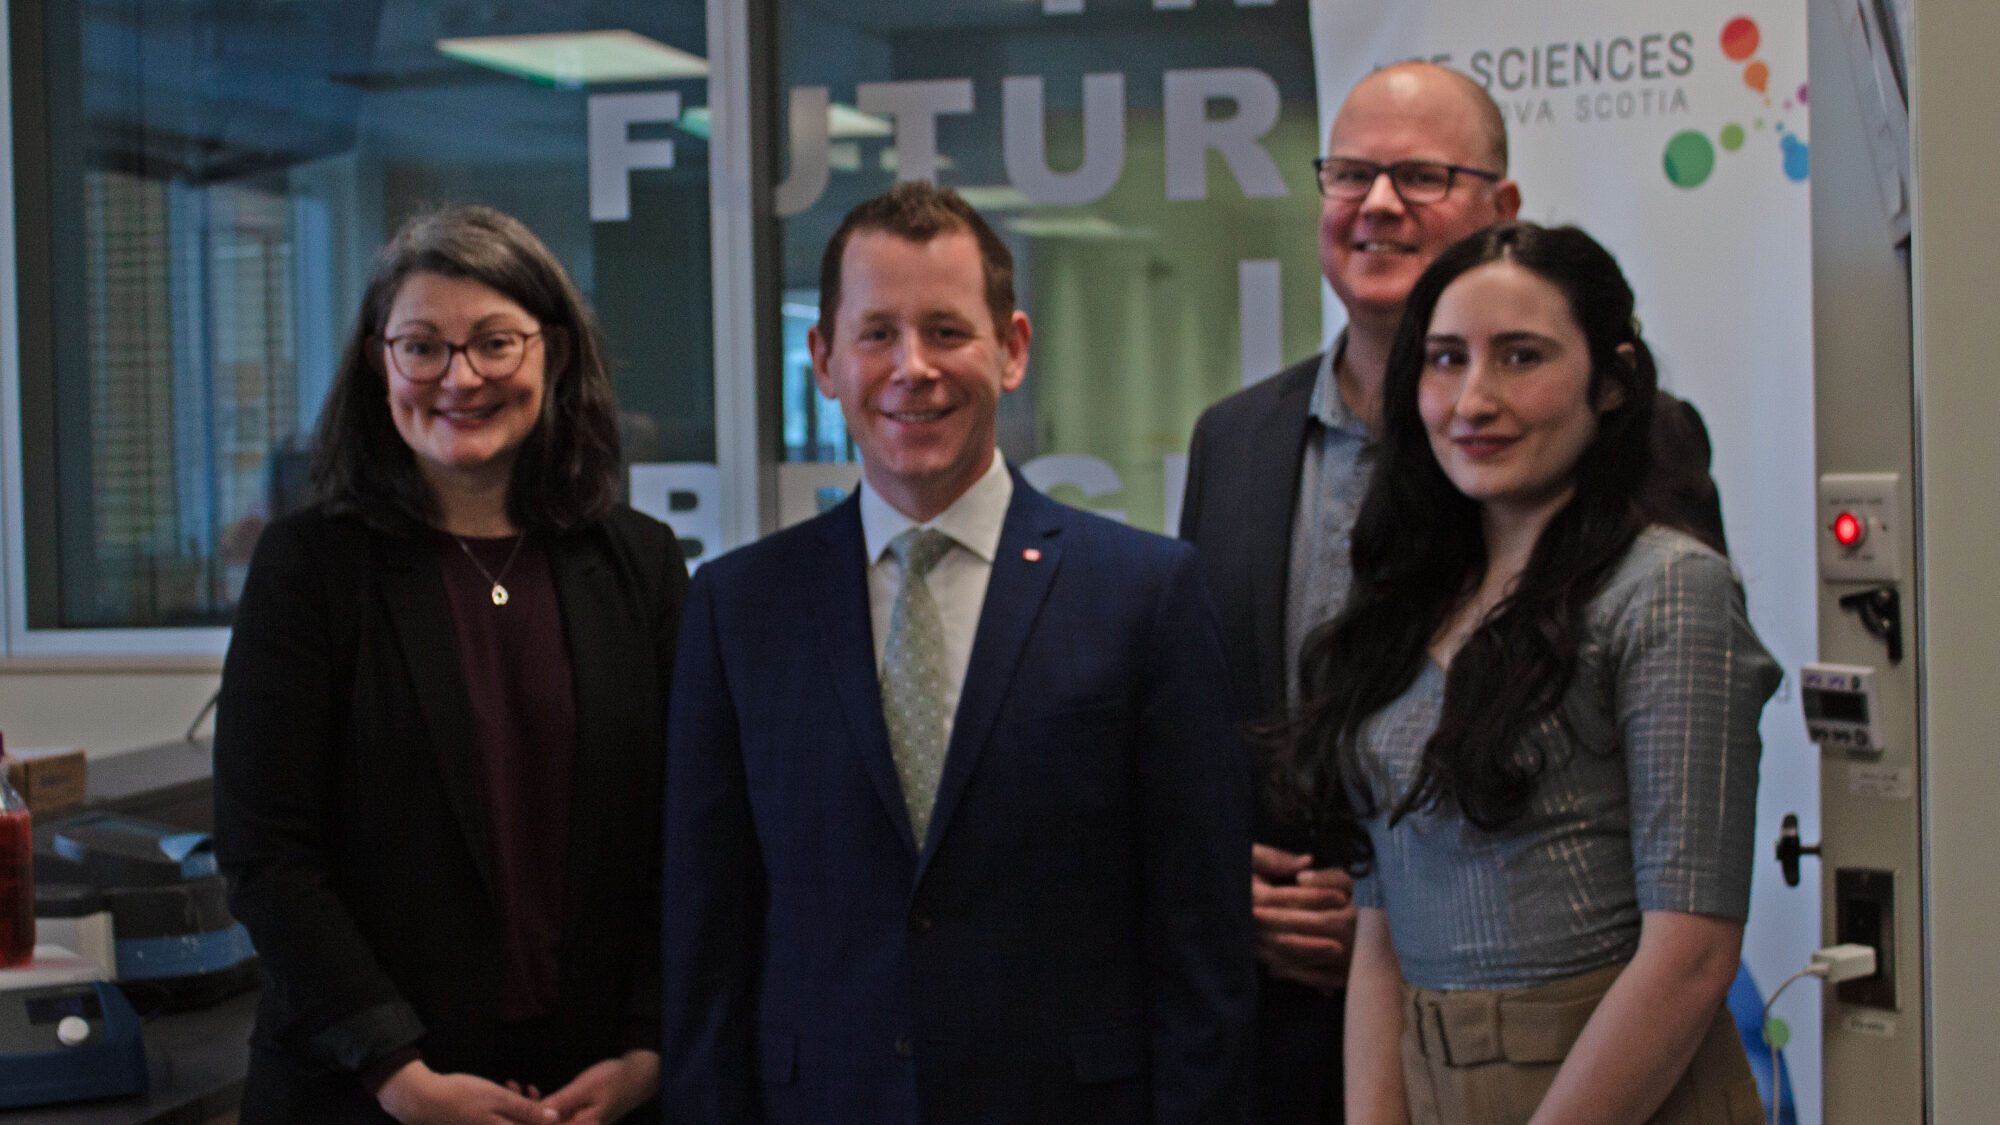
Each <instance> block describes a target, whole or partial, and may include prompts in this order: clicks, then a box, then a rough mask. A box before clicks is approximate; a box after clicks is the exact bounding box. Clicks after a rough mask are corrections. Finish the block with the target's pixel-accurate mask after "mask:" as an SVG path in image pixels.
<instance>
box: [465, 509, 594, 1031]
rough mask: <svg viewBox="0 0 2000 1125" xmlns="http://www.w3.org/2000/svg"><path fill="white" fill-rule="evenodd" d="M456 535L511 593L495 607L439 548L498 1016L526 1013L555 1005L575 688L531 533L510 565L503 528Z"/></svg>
mask: <svg viewBox="0 0 2000 1125" xmlns="http://www.w3.org/2000/svg"><path fill="white" fill-rule="evenodd" d="M465 543H466V546H468V547H470V548H471V549H472V551H473V553H474V554H475V555H477V556H478V558H479V561H480V562H481V563H483V564H485V567H486V571H487V573H488V574H494V575H500V576H501V585H503V586H505V587H506V588H507V593H508V595H509V596H508V600H507V604H506V605H494V604H493V583H492V581H490V580H489V579H488V578H487V577H486V575H485V574H481V573H480V572H479V569H478V568H477V567H475V566H474V565H473V563H472V560H471V559H468V558H466V555H465V552H464V551H463V550H460V549H459V546H458V543H457V542H455V541H454V540H452V539H451V538H449V537H447V538H445V539H444V540H443V542H442V543H441V544H440V545H439V546H438V550H437V555H438V561H439V562H440V564H441V565H442V568H443V570H444V586H445V593H446V595H447V597H448V598H449V600H450V602H451V619H452V625H453V626H454V628H455V629H456V630H457V632H458V657H459V663H460V665H461V667H462V668H463V669H464V673H465V688H466V692H467V694H468V695H470V696H471V699H472V716H473V728H474V734H475V735H476V740H477V742H478V745H479V756H480V760H481V764H482V765H483V766H484V770H485V777H486V811H487V821H488V824H489V826H490V827H491V829H492V841H493V870H494V877H495V880H496V882H497V883H498V887H497V891H498V898H499V901H498V902H497V903H496V904H495V905H496V906H498V908H499V912H500V925H501V941H500V948H501V952H502V956H503V958H504V960H503V962H502V971H501V980H500V995H499V997H498V1001H499V1015H500V1018H501V1019H503V1020H509V1021H512V1020H527V1019H534V1018H536V1017H538V1016H543V1015H546V1014H548V1013H549V1012H550V1011H551V1010H553V1009H554V1008H555V1005H556V989H557V954H558V951H559V948H560V946H561V944H562V918H563V881H564V876H565V873H566V872H565V865H566V863H567V861H568V857H569V813H570V793H571V790H572V788H573V784H574V781H575V772H576V696H575V693H574V691H573V681H572V679H571V671H570V665H569V646H568V645H567V644H566V643H565V642H564V639H563V624H562V609H561V607H560V606H559V605H558V604H557V603H556V587H555V580H554V578H553V577H552V576H551V575H550V572H549V556H548V552H547V551H546V550H545V549H544V548H543V546H542V544H541V543H539V542H537V541H536V540H534V539H529V540H528V541H527V542H525V543H523V544H522V545H521V552H520V554H519V555H518V556H516V557H515V559H514V561H513V565H512V566H508V565H507V556H508V555H509V554H511V553H513V550H514V545H515V540H514V539H513V538H512V537H511V536H510V537H508V538H505V539H467V540H465ZM502 567H506V568H507V569H506V572H505V574H501V568H502Z"/></svg>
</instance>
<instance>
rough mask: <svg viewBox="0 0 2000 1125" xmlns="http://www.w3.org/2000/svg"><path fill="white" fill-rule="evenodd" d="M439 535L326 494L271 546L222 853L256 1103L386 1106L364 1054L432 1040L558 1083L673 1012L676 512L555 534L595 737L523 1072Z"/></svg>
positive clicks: (280, 525) (239, 652) (223, 728)
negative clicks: (364, 1086)
mask: <svg viewBox="0 0 2000 1125" xmlns="http://www.w3.org/2000/svg"><path fill="white" fill-rule="evenodd" d="M433 551H434V549H433V547H432V546H431V545H430V544H428V543H425V542H422V541H418V540H411V539H402V538H397V537H393V536H389V535H385V534H382V533H379V532H376V531H373V530H370V529H369V528H367V527H366V526H365V525H364V524H362V522H361V521H360V520H359V519H357V518H354V517H351V516H334V515H329V514H327V513H326V512H325V511H324V510H323V509H319V508H313V509H308V510H306V511H304V512H300V513H297V514H295V515H292V516H288V517H286V518H284V519H281V520H279V521H277V522H276V523H273V524H272V525H271V526H270V527H269V528H267V529H266V530H265V532H264V534H263V537H262V538H261V539H260V540H259V542H258V545H257V553H256V557H255V559H254V561H253V562H252V565H251V569H250V576H249V580H248V582H247V583H246V585H245V587H244V591H243V597H242V600H241V602H240V603H239V605H238V608H237V615H236V627H235V634H234V636H233V638H232V639H231V642H230V646H229V656H228V660H227V662H226V663H225V665H224V668H223V678H222V701H221V705H220V710H219V712H218V715H217V720H216V738H215V780H216V816H215V823H216V845H217V853H218V856H219V858H220V860H221V864H222V868H223V870H224V872H225V873H226V874H227V875H228V876H229V879H230V883H231V892H232V898H231V906H232V909H233V910H234V911H235V913H236V916H237V917H238V918H239V919H241V920H242V922H243V924H244V925H245V926H246V927H247V928H248V929H249V931H250V935H251V937H252V939H253V940H254V941H255V943H256V946H257V951H258V953H259V954H260V955H261V957H262V958H263V961H264V965H265V967H266V969H267V970H268V973H269V977H270V983H269V985H268V986H267V987H266V988H265V991H264V994H263V997H262V1000H261V1003H260V1005H259V1007H258V1013H257V1026H256V1031H255V1033H254V1035H253V1036H252V1046H253V1052H252V1061H251V1075H250V1081H249V1086H248V1090H247V1092H246V1099H245V1117H244V1120H245V1121H246V1122H249V1121H252V1120H254V1119H256V1117H258V1116H265V1117H267V1118H268V1119H272V1120H354V1119H368V1118H370V1117H371V1116H372V1115H374V1114H376V1113H378V1112H379V1111H376V1110H375V1108H374V1105H373V1101H372V1099H369V1098H367V1096H366V1095H365V1094H364V1093H363V1092H362V1091H361V1088H360V1084H359V1082H358V1081H357V1080H356V1078H355V1074H354V1072H355V1071H356V1070H357V1069H359V1068H361V1067H363V1066H365V1065H367V1064H368V1063H370V1062H371V1061H374V1060H376V1059H379V1058H382V1057H383V1056H385V1055H387V1054H389V1053H391V1052H393V1051H395V1050H397V1049H399V1048H402V1047H404V1046H407V1045H409V1044H411V1043H413V1042H415V1041H417V1040H418V1039H419V1038H421V1039H422V1051H423V1054H424V1058H425V1061H426V1062H427V1063H429V1065H431V1066H432V1067H433V1068H435V1069H438V1070H441V1071H449V1070H465V1071H471V1072H474V1073H481V1074H485V1075H486V1076H488V1077H494V1078H519V1079H520V1080H521V1081H522V1082H523V1083H527V1082H530V1081H533V1082H537V1083H538V1084H539V1085H541V1086H542V1088H543V1089H544V1090H548V1089H553V1088H555V1087H556V1086H559V1085H561V1084H562V1083H563V1082H565V1081H567V1079H568V1078H569V1077H570V1076H573V1075H574V1074H575V1072H576V1071H577V1070H579V1069H581V1068H582V1067H583V1066H587V1065H589V1064H590V1063H592V1062H596V1061H598V1060H601V1059H604V1058H608V1057H612V1056H615V1055H616V1054H618V1053H619V1052H620V1051H622V1050H624V1049H625V1048H627V1047H629V1046H630V1045H631V1044H630V1043H629V1042H628V1041H627V1039H626V1037H627V1035H628V1034H629V1029H630V1028H631V1026H632V1023H633V1022H634V1021H650V1020H652V1019H655V1018H657V1013H658V979H659V978H658V972H659V959H658V933H659V910H660V908H659V864H658V857H659V849H658V844H657V840H658V838H659V810H660V807H661V799H662V794H661V784H662V769H663V767H662V756H663V751H664V747H665V742H666V692H667V685H668V682H669V679H670V675H671V665H672V653H673V646H674V637H675V633H676V631H677V629H678V627H679V621H680V612H681V605H682V602H683V601H684V600H685V597H686V591H687V572H686V569H685V566H684V564H683V562H682V560H681V552H680V550H679V547H678V545H677V542H676V540H675V538H674V535H673V533H672V531H671V530H669V529H668V528H667V527H665V526H664V525H662V524H660V523H658V522H656V521H654V520H652V519H649V518H647V517H645V516H642V515H639V514H638V513H636V512H633V511H631V510H630V509H627V508H619V509H617V510H615V511H614V512H613V513H612V514H611V515H610V516H609V517H607V518H606V519H605V520H604V521H603V522H602V523H600V524H598V525H596V526H594V527H591V528H588V529H586V530H584V531H581V532H578V533H575V534H572V535H568V536H564V537H562V538H560V539H557V540H556V541H554V542H553V543H551V544H550V545H549V562H550V570H551V572H552V575H553V577H554V580H555V586H556V593H557V597H558V602H559V605H560V607H561V612H562V619H563V626H564V633H565V635H566V637H567V640H568V649H569V659H570V664H571V668H572V670H573V673H574V679H575V691H576V722H577V757H576V776H575V781H574V799H573V803H572V807H571V810H570V818H569V822H570V825H569V831H570V839H569V857H568V864H567V880H568V881H567V884H566V888H567V889H566V894H565V902H564V919H563V938H562V952H561V973H560V977H559V987H560V991H561V996H560V1000H559V1003H558V1008H557V1010H556V1011H555V1012H554V1013H553V1014H552V1015H551V1016H549V1017H548V1028H547V1034H546V1036H545V1041H546V1043H547V1051H546V1057H539V1058H537V1059H535V1060H533V1064H532V1069H529V1070H527V1071H526V1072H524V1069H523V1065H524V1064H522V1063H521V1062H520V1061H519V1060H515V1059H510V1060H508V1061H507V1062H506V1063H504V1064H503V1063H501V1062H499V1060H497V1059H496V1053H497V1052H498V1051H499V1050H500V1044H499V1043H498V1041H497V1039H496V1032H497V1030H498V1027H499V1021H498V1019H497V1017H496V1014H495V999H496V997H495V993H496V992H497V990H498V981H499V978H500V965H501V949H500V940H499V929H500V928H499V925H498V918H497V917H496V914H495V905H494V898H493V893H492V892H493V881H494V875H493V869H492V854H493V849H492V846H491V844H490V841H489V839H488V834H489V826H488V823H487V814H486V806H485V803H484V799H483V789H482V780H481V769H482V767H481V761H480V757H479V751H478V748H477V746H476V745H475V742H474V735H473V716H472V704H471V702H470V698H469V696H468V694H467V691H466V687H465V683H464V680H463V677H462V674H461V672H460V668H459V660H458V652H457V639H456V634H455V633H454V631H453V628H452V622H451V615H450V609H449V607H448V605H447V603H446V600H445V590H444V585H443V578H442V575H441V572H440V570H439V567H438V564H437V561H436V557H435V554H434V553H433ZM501 1065H504V1066H505V1067H506V1068H507V1070H506V1072H505V1073H496V1070H495V1068H496V1067H497V1066H501ZM531 1073H532V1074H536V1075H537V1076H535V1077H531Z"/></svg>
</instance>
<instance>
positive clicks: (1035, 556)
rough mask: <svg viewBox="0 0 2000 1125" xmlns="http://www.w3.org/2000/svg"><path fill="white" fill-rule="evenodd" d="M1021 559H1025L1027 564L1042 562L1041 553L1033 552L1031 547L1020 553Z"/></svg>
mask: <svg viewBox="0 0 2000 1125" xmlns="http://www.w3.org/2000/svg"><path fill="white" fill-rule="evenodd" d="M1021 557H1022V558H1024V559H1027V560H1028V561H1029V562H1041V561H1042V553H1041V552H1040V551H1037V550H1035V549H1034V548H1033V547H1029V548H1028V549H1027V550H1025V551H1022V552H1021Z"/></svg>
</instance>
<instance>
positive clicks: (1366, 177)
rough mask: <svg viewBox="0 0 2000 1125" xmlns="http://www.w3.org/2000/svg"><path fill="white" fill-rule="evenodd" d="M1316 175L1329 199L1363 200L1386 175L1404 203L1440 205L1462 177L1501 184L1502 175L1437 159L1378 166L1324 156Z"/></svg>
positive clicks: (1352, 158) (1368, 162)
mask: <svg viewBox="0 0 2000 1125" xmlns="http://www.w3.org/2000/svg"><path fill="white" fill-rule="evenodd" d="M1313 172H1314V173H1315V174H1316V175H1317V176H1318V177H1319V193H1320V194H1321V195H1323V196H1325V197H1326V198H1328V199H1361V198H1363V197H1365V196H1367V194H1368V193H1369V192H1371V191H1373V190H1375V181H1376V180H1378V179H1380V178H1381V177H1382V176H1383V175H1385V174H1386V175H1387V176H1388V177H1389V186H1390V187H1392V188H1394V189H1395V191H1396V194H1397V196H1399V197H1400V198H1401V199H1402V201H1403V202H1404V203H1436V202H1437V201H1438V200H1440V199H1443V198H1444V197H1445V196H1447V195H1450V194H1451V187H1452V184H1453V182H1454V181H1455V180H1456V179H1457V178H1458V177H1459V176H1472V177H1475V178H1477V179H1481V180H1485V181H1486V182H1488V183H1498V182H1500V173H1498V172H1488V171H1487V170H1486V169H1484V168H1467V167H1466V166H1465V165H1463V164H1445V163H1443V162H1441V161H1437V160H1398V161H1396V162H1395V163H1393V164H1377V163H1376V162H1375V161H1373V160H1360V159H1356V158H1355V157H1352V156H1322V157H1320V158H1319V159H1317V160H1315V161H1313Z"/></svg>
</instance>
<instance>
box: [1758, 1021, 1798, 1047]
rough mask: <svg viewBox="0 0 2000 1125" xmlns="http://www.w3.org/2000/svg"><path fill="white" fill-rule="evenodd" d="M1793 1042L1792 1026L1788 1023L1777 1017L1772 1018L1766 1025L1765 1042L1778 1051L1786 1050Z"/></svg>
mask: <svg viewBox="0 0 2000 1125" xmlns="http://www.w3.org/2000/svg"><path fill="white" fill-rule="evenodd" d="M1791 1041H1792V1025H1791V1024H1788V1023H1786V1022H1785V1021H1784V1020H1782V1019H1779V1018H1778V1017H1777V1016H1772V1017H1771V1018H1770V1020H1768V1021H1767V1022H1766V1023H1765V1024H1764V1042H1766V1043H1769V1044H1770V1045H1771V1046H1773V1047H1776V1048H1777V1049H1778V1050H1780V1051H1782V1050H1784V1049H1785V1044H1787V1043H1790V1042H1791Z"/></svg>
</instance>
